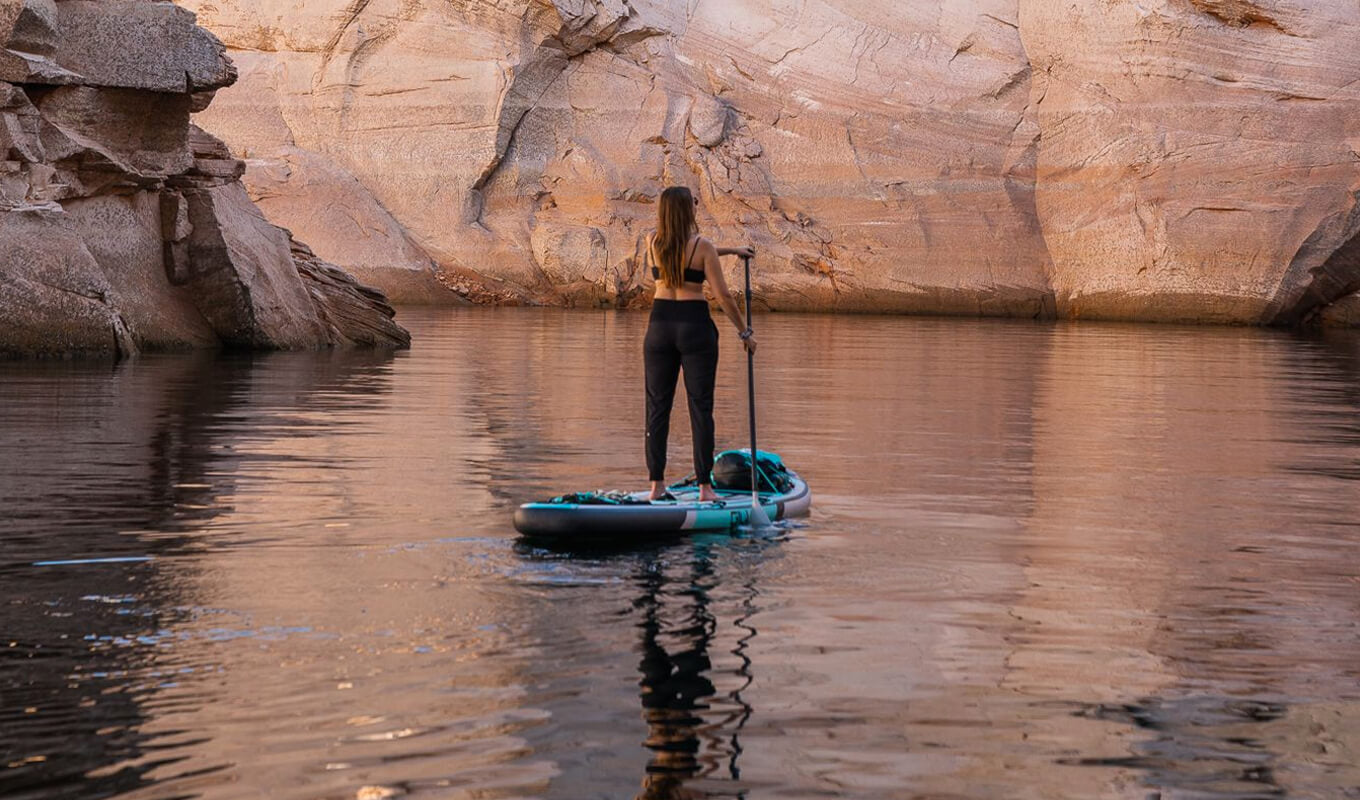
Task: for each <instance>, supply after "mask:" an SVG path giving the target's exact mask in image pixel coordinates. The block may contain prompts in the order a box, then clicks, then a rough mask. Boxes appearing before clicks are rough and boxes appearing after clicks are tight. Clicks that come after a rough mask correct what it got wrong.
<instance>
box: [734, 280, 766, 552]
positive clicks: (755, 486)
mask: <svg viewBox="0 0 1360 800" xmlns="http://www.w3.org/2000/svg"><path fill="white" fill-rule="evenodd" d="M741 261H742V263H743V264H744V265H745V266H746V329H747V330H752V328H751V257H750V256H742V257H741ZM746 396H747V398H748V400H749V401H750V415H751V516H750V518H749V519H748V520H747V522H749V523H750V525H751V527H752V528H768V527H770V526H771V523H770V517H769V515H768V514H766V513H765V508H764V506H762V505H761V504H760V477H759V471H758V470H757V469H756V453H758V452H760V451H759V450H757V449H756V354H755V353H752V352H751V351H750V350H747V351H746Z"/></svg>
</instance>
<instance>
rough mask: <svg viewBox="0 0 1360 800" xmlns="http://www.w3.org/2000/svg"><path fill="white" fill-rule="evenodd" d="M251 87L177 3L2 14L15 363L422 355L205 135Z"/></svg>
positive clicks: (3, 336) (2, 126) (16, 5)
mask: <svg viewBox="0 0 1360 800" xmlns="http://www.w3.org/2000/svg"><path fill="white" fill-rule="evenodd" d="M235 78H236V70H235V69H234V68H233V66H232V64H231V62H230V61H229V59H227V58H226V56H225V54H224V49H223V46H222V44H221V42H220V41H219V40H217V39H216V38H215V37H214V36H212V35H211V34H210V33H208V32H207V31H205V30H203V29H202V28H199V27H198V26H196V25H195V23H194V15H193V14H192V13H191V12H189V11H187V10H185V9H182V8H179V7H177V6H175V5H173V4H171V3H167V2H155V1H154V0H98V1H93V0H3V2H0V244H2V245H3V248H2V249H0V319H3V325H2V326H0V356H34V355H38V356H43V355H47V356H67V355H81V354H83V355H104V356H120V355H129V354H133V353H137V352H142V351H149V350H184V349H191V348H200V347H207V348H211V347H222V346H228V347H240V348H268V349H299V348H317V347H330V346H350V345H376V346H388V347H402V346H406V345H407V344H408V343H409V336H408V335H407V333H406V331H404V330H403V329H401V328H400V327H399V326H397V325H396V324H395V323H394V322H393V320H392V317H393V312H392V309H391V307H390V306H388V305H387V304H386V302H385V300H384V298H383V296H382V294H381V293H380V292H378V291H376V290H373V289H369V288H367V287H365V286H362V285H360V284H359V283H358V282H356V281H355V280H354V279H353V278H351V277H350V276H348V275H347V274H345V273H344V272H343V271H341V270H340V269H338V268H337V267H335V266H334V265H331V264H327V263H325V262H324V261H322V260H321V259H319V258H317V257H316V256H315V255H314V254H312V253H311V252H310V250H308V248H307V247H306V246H305V245H302V244H300V243H298V242H295V241H293V240H292V238H291V236H290V235H289V233H288V231H286V230H283V229H281V228H278V227H276V226H274V225H272V224H270V223H269V222H267V221H266V220H265V218H264V216H263V215H262V214H261V213H260V211H259V209H257V208H256V207H255V206H254V205H253V204H252V202H251V201H250V198H249V197H248V195H247V192H246V190H245V187H244V185H243V184H242V183H241V182H240V177H241V175H242V173H243V172H244V170H245V165H244V164H243V163H242V162H241V161H239V160H238V159H236V158H234V157H233V156H232V155H231V153H230V152H229V151H228V149H227V147H226V146H225V145H224V144H223V143H222V142H221V141H220V140H218V139H216V138H214V137H213V136H211V135H209V134H207V133H205V132H204V131H203V130H201V129H199V128H198V127H196V126H194V125H193V124H191V122H190V115H191V114H192V113H193V112H195V111H201V110H202V109H203V108H205V107H206V106H207V105H208V103H210V102H211V100H212V98H213V95H214V93H215V92H216V91H217V90H218V89H221V88H223V87H225V86H228V85H230V84H231V83H232V82H233V81H234V80H235Z"/></svg>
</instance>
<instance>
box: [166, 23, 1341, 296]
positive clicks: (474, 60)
mask: <svg viewBox="0 0 1360 800" xmlns="http://www.w3.org/2000/svg"><path fill="white" fill-rule="evenodd" d="M189 5H190V6H191V7H195V8H197V9H198V11H199V13H200V19H201V21H202V23H203V24H204V25H206V26H207V27H209V28H211V29H212V30H214V31H215V32H216V33H217V34H218V35H220V36H221V37H222V38H223V39H224V41H225V42H226V43H227V45H228V46H229V48H230V49H231V50H232V53H233V56H234V58H235V59H236V61H237V63H238V65H239V66H240V68H241V72H242V79H241V81H240V83H239V85H238V86H237V87H235V88H233V89H232V90H230V91H228V92H224V93H223V96H222V97H221V99H220V100H219V101H218V102H217V103H216V104H215V105H214V106H213V108H212V109H210V110H209V111H207V112H206V113H205V114H203V115H202V116H201V120H202V123H203V124H204V125H205V126H206V127H208V128H209V129H211V130H214V131H216V132H218V133H219V134H221V135H222V136H223V137H224V138H225V139H226V140H227V141H229V142H231V144H232V147H233V148H235V149H236V151H237V152H238V154H240V155H242V156H244V157H246V159H247V163H248V164H249V165H250V167H249V169H248V171H247V175H246V182H247V185H248V186H249V187H250V188H251V191H252V193H253V194H254V195H255V196H256V197H257V199H258V200H259V202H260V203H261V205H262V207H263V208H264V209H265V210H266V213H268V214H270V215H271V217H272V218H275V219H277V220H279V221H280V222H281V223H282V224H285V225H288V226H289V227H292V228H294V229H296V230H299V231H301V232H303V233H304V234H305V236H306V237H307V238H308V239H310V240H311V241H312V242H313V244H314V245H315V247H316V248H317V252H318V253H320V254H321V255H322V256H324V257H327V258H331V259H333V260H335V261H337V263H341V264H344V265H346V266H347V267H352V268H355V269H356V270H359V271H360V274H361V275H363V276H365V277H370V276H371V280H373V281H374V282H375V283H377V284H379V285H385V286H392V287H393V288H394V290H395V288H396V287H397V286H400V285H405V284H409V283H410V281H409V280H408V278H407V276H408V275H409V274H412V273H414V272H416V271H417V270H418V269H419V268H421V267H422V266H423V265H425V264H426V263H427V262H428V261H429V260H432V261H434V262H435V263H436V264H437V265H438V267H439V268H440V270H441V271H442V272H443V273H444V277H445V279H446V282H448V283H450V284H451V285H454V286H455V287H457V288H459V289H461V290H462V291H463V292H464V293H466V294H469V295H473V296H477V297H479V298H482V299H492V300H495V299H502V300H503V299H507V298H515V297H520V298H529V299H534V300H538V301H545V302H555V303H567V304H580V303H609V304H627V303H629V302H631V301H633V300H634V299H635V298H638V297H640V296H641V295H643V289H642V287H643V283H644V276H642V275H641V274H640V271H639V269H638V262H639V258H638V255H639V249H640V242H641V240H642V236H643V234H644V232H645V230H646V229H648V228H650V226H651V220H652V215H653V209H654V206H653V202H654V200H655V198H656V196H657V194H658V193H659V190H660V189H661V188H662V187H664V186H665V185H667V184H670V183H683V184H688V185H690V186H691V187H693V188H696V189H698V191H699V195H700V197H701V199H702V209H701V224H702V225H703V227H704V229H705V231H706V232H708V233H710V234H713V235H715V236H716V237H717V238H719V239H722V240H726V241H744V240H750V241H751V242H753V243H754V244H755V246H756V247H757V249H758V251H759V257H758V260H757V264H758V267H759V275H758V277H757V279H756V283H757V287H758V289H759V291H760V293H761V295H762V298H763V299H764V300H765V301H766V302H767V303H768V304H770V305H772V306H775V307H779V308H810V309H854V310H893V311H927V312H939V313H966V314H998V315H1015V316H1051V315H1058V316H1065V317H1102V318H1126V319H1151V320H1189V321H1220V322H1239V323H1243V322H1244V323H1293V322H1298V321H1301V320H1304V319H1307V318H1312V317H1321V318H1327V319H1331V320H1338V321H1344V320H1347V319H1353V318H1354V316H1355V315H1354V313H1353V312H1346V311H1345V310H1344V309H1346V308H1350V307H1352V306H1354V305H1355V302H1356V301H1354V300H1346V301H1344V302H1342V303H1340V306H1341V308H1342V310H1341V311H1332V312H1329V311H1326V309H1328V308H1329V307H1331V306H1333V305H1334V304H1337V302H1338V301H1340V300H1342V298H1345V297H1346V296H1347V295H1350V294H1352V293H1353V292H1354V291H1355V290H1356V289H1357V288H1360V240H1358V239H1357V238H1356V237H1357V234H1360V209H1358V207H1357V202H1356V198H1357V193H1360V154H1358V151H1360V113H1357V112H1358V111H1360V48H1356V47H1354V42H1355V41H1357V36H1358V35H1360V7H1357V6H1356V4H1355V3H1354V2H1353V0H1304V2H1291V3H1284V2H1282V1H1281V0H1143V2H1139V3H1134V2H1122V1H1120V2H1106V3H1094V4H1092V3H1087V4H1076V5H1075V6H1074V5H1072V4H1061V3H1054V2H1051V0H966V1H965V2H953V0H949V1H946V0H932V1H930V2H919V3H901V2H894V1H893V0H853V2H831V1H830V0H805V1H804V0H800V2H789V0H724V2H721V3H717V2H709V3H695V2H681V0H500V1H499V2H494V3H493V2H489V1H488V0H438V1H437V2H436V0H307V2H305V3H304V2H301V0H211V1H210V0H190V2H189ZM393 266H395V267H398V269H393V268H392V267H393ZM1319 312H1321V313H1319Z"/></svg>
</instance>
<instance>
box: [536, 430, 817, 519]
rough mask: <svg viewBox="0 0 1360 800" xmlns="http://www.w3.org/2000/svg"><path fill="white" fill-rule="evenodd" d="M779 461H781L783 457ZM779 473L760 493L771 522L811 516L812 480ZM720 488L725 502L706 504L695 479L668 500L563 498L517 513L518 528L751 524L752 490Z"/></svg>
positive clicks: (618, 495) (606, 495) (616, 495)
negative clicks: (701, 500)
mask: <svg viewBox="0 0 1360 800" xmlns="http://www.w3.org/2000/svg"><path fill="white" fill-rule="evenodd" d="M743 455H745V454H744V453H743ZM767 455H772V454H767V453H765V452H764V451H762V452H761V461H762V462H763V461H764V460H765V458H766V456H767ZM774 459H775V460H776V463H777V459H778V456H774ZM748 463H749V462H748ZM779 469H780V471H781V473H780V474H779V475H778V477H777V480H775V481H773V482H772V483H771V485H770V486H769V487H768V488H770V489H771V491H765V492H761V493H760V494H759V497H760V506H761V508H763V509H764V510H765V514H766V516H768V517H769V518H770V519H771V520H772V521H774V520H781V519H791V518H794V517H805V516H807V515H808V514H809V513H810V511H811V509H812V492H811V491H810V490H809V489H808V485H807V482H805V481H804V480H803V479H802V478H801V477H799V476H798V474H797V473H795V472H793V471H791V470H788V469H787V468H784V467H783V465H782V464H780V466H779ZM748 487H749V482H748ZM715 490H716V491H717V493H718V495H719V496H720V499H719V500H717V501H714V502H708V503H702V502H700V501H699V488H698V487H697V486H695V485H694V483H693V478H690V479H689V480H687V481H685V482H683V483H679V484H675V485H673V486H671V487H669V490H668V494H669V495H670V496H669V497H668V498H667V499H664V500H651V501H649V500H648V499H647V495H648V493H647V492H646V491H642V492H631V493H630V492H607V491H597V492H578V493H575V494H568V495H562V496H561V497H555V498H553V499H552V500H549V501H546V502H542V503H525V504H524V505H522V506H520V507H519V508H518V509H516V510H515V530H517V531H519V532H520V533H522V534H524V535H525V536H533V537H543V538H558V537H575V538H596V537H607V538H619V537H636V538H644V537H648V536H664V535H668V534H670V535H673V534H678V533H683V532H686V531H718V530H731V529H732V528H736V527H738V526H740V525H746V524H747V523H748V522H749V521H750V517H751V502H752V500H751V490H750V489H749V488H745V489H741V488H723V487H722V486H721V485H717V486H715Z"/></svg>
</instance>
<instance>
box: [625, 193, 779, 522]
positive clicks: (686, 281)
mask: <svg viewBox="0 0 1360 800" xmlns="http://www.w3.org/2000/svg"><path fill="white" fill-rule="evenodd" d="M698 204H699V200H698V198H696V197H695V196H694V195H693V194H692V193H691V192H690V190H689V189H686V188H685V187H683V186H672V187H670V188H669V189H667V190H666V191H664V192H662V193H661V199H660V201H658V203H657V209H656V235H655V237H653V238H651V239H650V240H648V242H647V249H646V258H647V262H648V263H649V264H652V265H653V266H652V276H653V277H654V278H656V297H655V300H654V302H653V303H652V317H651V321H650V322H649V324H648V326H647V338H646V341H645V344H644V357H645V358H644V360H645V364H646V372H647V477H648V479H649V480H650V481H651V484H652V493H651V498H652V499H653V500H656V499H659V498H661V497H664V496H665V493H666V486H665V472H666V440H667V438H668V436H669V434H670V420H671V404H672V403H673V402H674V400H675V383H676V380H677V379H678V378H679V376H680V372H681V370H682V368H683V371H684V373H685V393H686V394H688V395H689V421H690V429H691V435H692V436H693V438H694V475H695V477H696V478H697V480H698V482H699V499H700V500H705V501H708V500H717V499H718V495H717V493H716V492H714V491H713V486H712V484H711V478H710V474H711V473H712V471H713V383H714V379H715V378H716V376H717V373H718V328H717V326H716V325H714V324H713V320H712V318H711V317H709V314H708V301H707V300H705V299H704V281H705V280H707V281H708V282H709V283H711V284H712V285H713V291H714V293H715V294H716V295H717V296H718V302H719V303H721V304H722V308H723V311H724V312H725V313H726V314H727V318H728V319H729V320H731V321H732V324H733V325H735V326H736V328H737V330H738V331H740V333H739V334H738V336H739V337H740V338H741V340H742V343H743V344H744V345H745V346H746V349H747V351H749V352H752V353H754V352H755V349H756V340H755V337H754V336H753V335H752V334H751V331H750V329H749V328H747V327H746V322H745V320H743V319H742V316H741V310H740V309H738V308H737V304H736V301H734V300H733V299H732V296H731V295H730V294H729V293H728V291H727V282H726V281H725V280H724V279H723V273H722V267H721V265H720V264H719V262H718V258H719V257H720V256H724V255H739V256H744V257H748V258H749V257H750V256H752V255H754V251H753V250H752V249H751V248H750V247H721V248H720V247H715V246H714V245H713V243H712V242H710V241H709V240H707V239H705V238H703V237H702V236H700V235H699V227H698V225H697V224H696V223H695V221H694V209H695V207H696V206H698Z"/></svg>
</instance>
